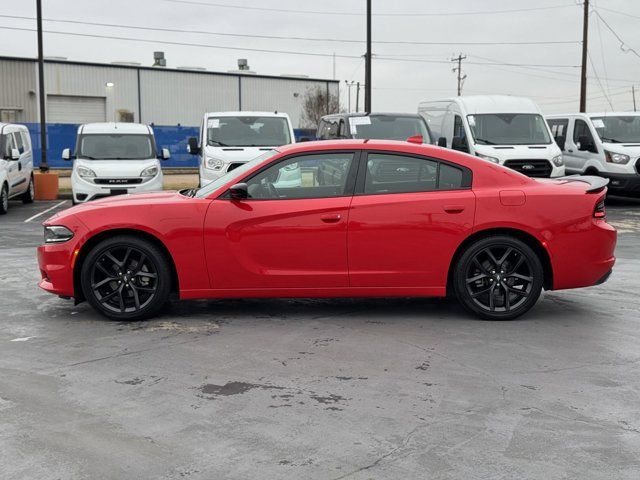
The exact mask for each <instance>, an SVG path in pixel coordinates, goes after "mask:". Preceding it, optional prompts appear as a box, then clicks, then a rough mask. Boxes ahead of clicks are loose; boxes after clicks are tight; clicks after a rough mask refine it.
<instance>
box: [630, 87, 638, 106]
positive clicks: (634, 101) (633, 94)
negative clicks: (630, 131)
mask: <svg viewBox="0 0 640 480" xmlns="http://www.w3.org/2000/svg"><path fill="white" fill-rule="evenodd" d="M631 96H632V97H633V111H634V112H637V110H636V87H635V85H631Z"/></svg>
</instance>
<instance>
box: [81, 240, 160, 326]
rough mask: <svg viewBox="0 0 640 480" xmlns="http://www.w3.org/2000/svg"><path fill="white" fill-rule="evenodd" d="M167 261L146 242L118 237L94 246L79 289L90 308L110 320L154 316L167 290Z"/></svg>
mask: <svg viewBox="0 0 640 480" xmlns="http://www.w3.org/2000/svg"><path fill="white" fill-rule="evenodd" d="M170 278H171V277H170V275H169V269H168V262H167V260H166V258H165V255H164V254H163V252H161V251H160V250H159V249H158V248H157V247H156V246H155V245H153V244H152V243H150V242H147V241H146V240H143V239H140V238H136V237H130V236H118V237H113V238H111V239H108V240H105V241H104V242H102V243H100V244H98V245H97V246H96V247H95V248H94V249H93V250H92V251H91V252H90V253H89V255H88V256H87V258H86V260H85V261H84V263H83V265H82V273H81V280H82V289H83V292H84V295H85V297H86V298H87V300H88V301H89V303H91V305H92V306H93V307H94V308H95V309H96V310H98V311H99V312H100V313H102V314H104V315H106V316H107V317H110V318H115V319H129V320H137V319H142V318H148V317H150V316H153V315H155V314H156V313H158V311H159V310H160V309H161V308H162V306H163V305H164V303H165V301H166V299H167V296H168V293H169V289H170Z"/></svg>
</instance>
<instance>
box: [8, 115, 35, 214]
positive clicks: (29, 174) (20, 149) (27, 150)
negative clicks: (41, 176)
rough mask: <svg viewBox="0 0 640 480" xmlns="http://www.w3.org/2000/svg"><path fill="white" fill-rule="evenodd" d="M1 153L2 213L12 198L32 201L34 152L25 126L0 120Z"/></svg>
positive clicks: (25, 201) (27, 201)
mask: <svg viewBox="0 0 640 480" xmlns="http://www.w3.org/2000/svg"><path fill="white" fill-rule="evenodd" d="M0 152H2V155H1V156H0V214H5V213H7V210H8V209H9V199H11V198H15V197H20V199H22V202H23V203H31V202H33V196H34V188H33V152H32V151H31V138H30V137H29V130H27V127H25V126H24V125H15V124H11V123H0Z"/></svg>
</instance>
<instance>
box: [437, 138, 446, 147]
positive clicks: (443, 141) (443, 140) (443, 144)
mask: <svg viewBox="0 0 640 480" xmlns="http://www.w3.org/2000/svg"><path fill="white" fill-rule="evenodd" d="M438 146H439V147H443V148H447V138H446V137H440V138H439V139H438Z"/></svg>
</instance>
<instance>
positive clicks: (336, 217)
mask: <svg viewBox="0 0 640 480" xmlns="http://www.w3.org/2000/svg"><path fill="white" fill-rule="evenodd" d="M341 218H342V215H340V214H339V213H327V214H325V215H322V216H321V217H320V220H322V221H323V222H324V223H337V222H339V221H340V219H341Z"/></svg>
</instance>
